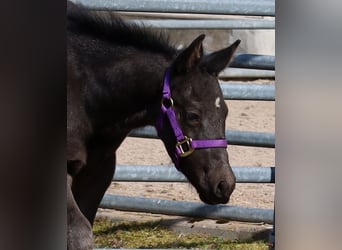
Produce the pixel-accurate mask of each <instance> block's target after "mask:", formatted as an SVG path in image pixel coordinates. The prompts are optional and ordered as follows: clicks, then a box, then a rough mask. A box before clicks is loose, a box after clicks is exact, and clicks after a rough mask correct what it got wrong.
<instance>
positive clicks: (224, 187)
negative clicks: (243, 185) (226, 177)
mask: <svg viewBox="0 0 342 250" xmlns="http://www.w3.org/2000/svg"><path fill="white" fill-rule="evenodd" d="M227 194H228V183H227V182H226V181H221V182H220V183H219V184H218V185H217V188H216V195H217V196H218V197H220V198H222V197H224V196H226V195H227Z"/></svg>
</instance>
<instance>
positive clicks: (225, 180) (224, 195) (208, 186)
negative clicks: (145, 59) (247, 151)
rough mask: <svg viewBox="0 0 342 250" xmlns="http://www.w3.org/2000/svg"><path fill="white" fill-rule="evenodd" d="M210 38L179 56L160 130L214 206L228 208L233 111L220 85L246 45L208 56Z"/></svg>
mask: <svg viewBox="0 0 342 250" xmlns="http://www.w3.org/2000/svg"><path fill="white" fill-rule="evenodd" d="M204 37H205V36H204V35H200V36H199V37H197V38H196V39H195V40H194V41H193V42H192V43H191V44H190V45H189V46H188V47H187V48H186V49H185V50H183V51H182V52H180V53H179V55H178V56H177V57H176V59H175V60H174V61H173V63H172V64H171V65H170V67H169V68H168V69H167V71H166V74H165V78H164V89H163V99H162V112H161V115H160V117H159V120H158V122H157V125H156V128H157V131H158V134H159V136H160V137H161V139H162V140H163V142H164V144H165V147H166V149H167V151H168V154H169V155H170V157H171V158H172V160H173V162H174V163H175V165H176V167H177V169H178V170H179V171H181V172H182V173H183V174H184V175H185V176H186V177H187V178H188V180H189V181H190V183H191V184H192V185H193V186H194V187H195V188H196V190H197V192H198V193H199V196H200V199H201V200H202V201H203V202H205V203H208V204H219V203H227V202H228V201H229V197H230V195H231V193H232V192H233V190H234V188H235V176H234V173H233V171H232V169H231V166H230V164H229V159H228V152H227V149H226V147H227V142H226V138H225V121H226V117H227V115H228V107H227V105H226V103H225V101H224V98H223V94H222V91H221V88H220V85H219V82H218V80H217V76H218V74H219V73H220V72H221V71H222V70H223V69H224V68H225V67H226V66H227V65H228V64H229V62H230V61H231V59H232V57H233V54H234V52H235V50H236V48H237V46H238V45H239V43H240V40H237V41H236V42H235V43H233V44H232V45H231V46H229V47H227V48H225V49H222V50H219V51H216V52H213V53H211V54H207V55H204V53H203V46H202V42H203V39H204Z"/></svg>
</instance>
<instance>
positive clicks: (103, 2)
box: [72, 0, 275, 16]
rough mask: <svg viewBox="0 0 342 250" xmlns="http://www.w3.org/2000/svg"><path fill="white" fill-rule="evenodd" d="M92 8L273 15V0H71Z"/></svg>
mask: <svg viewBox="0 0 342 250" xmlns="http://www.w3.org/2000/svg"><path fill="white" fill-rule="evenodd" d="M72 1H73V2H74V3H81V4H83V5H84V6H86V7H88V8H90V9H93V10H117V11H132V12H134V11H146V12H171V13H202V14H226V15H249V16H274V15H275V3H274V0H257V1H256V0H229V1H227V0H211V1H210V4H209V2H208V1H207V0H154V1H150V0H115V1H113V0H72Z"/></svg>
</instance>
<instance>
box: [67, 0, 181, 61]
mask: <svg viewBox="0 0 342 250" xmlns="http://www.w3.org/2000/svg"><path fill="white" fill-rule="evenodd" d="M67 30H68V31H71V32H73V33H76V34H82V35H87V36H91V37H93V38H97V39H101V40H104V41H107V42H110V43H114V44H118V45H124V46H133V47H135V48H139V49H141V50H145V51H146V50H147V51H150V52H159V53H160V52H162V53H164V54H166V55H169V56H173V55H174V54H175V52H176V49H175V48H174V47H173V46H171V45H170V42H169V37H167V36H165V35H164V34H163V33H162V32H161V31H159V32H153V31H152V30H151V29H148V28H147V27H145V26H140V25H137V24H134V23H127V22H125V21H124V20H123V19H122V18H121V17H120V16H118V15H117V14H115V13H113V12H109V11H103V12H102V11H101V12H94V11H90V10H88V9H86V8H85V7H83V6H81V5H76V4H74V3H72V2H70V1H68V3H67Z"/></svg>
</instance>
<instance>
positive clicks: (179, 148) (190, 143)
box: [156, 68, 227, 168]
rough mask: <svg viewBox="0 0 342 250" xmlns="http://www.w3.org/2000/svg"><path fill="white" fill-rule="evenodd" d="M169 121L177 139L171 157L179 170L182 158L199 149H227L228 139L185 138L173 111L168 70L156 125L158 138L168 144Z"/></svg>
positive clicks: (167, 70)
mask: <svg viewBox="0 0 342 250" xmlns="http://www.w3.org/2000/svg"><path fill="white" fill-rule="evenodd" d="M166 119H168V121H169V124H170V125H171V128H172V131H173V134H174V136H175V138H176V141H177V143H176V145H175V150H174V152H173V154H172V155H170V156H171V158H172V160H173V162H174V164H175V166H176V167H177V168H178V165H179V161H180V158H181V157H187V156H189V155H191V154H192V153H193V152H194V151H195V149H198V148H226V147H227V140H226V139H207V140H193V139H192V138H190V137H188V136H185V135H184V134H183V131H182V129H181V128H180V126H179V123H178V121H177V118H176V113H175V110H174V109H173V100H172V97H171V87H170V69H169V68H168V69H166V72H165V76H164V83H163V97H162V105H161V110H160V114H159V118H158V120H157V123H156V129H157V132H158V136H159V137H160V138H161V139H162V141H163V142H164V143H167V138H166V136H165V135H164V133H163V128H164V123H165V121H166Z"/></svg>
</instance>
